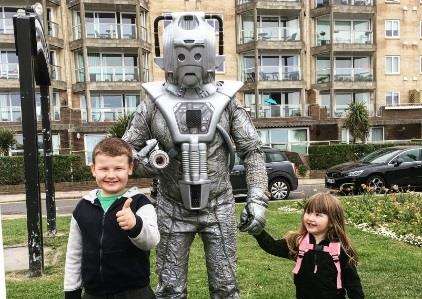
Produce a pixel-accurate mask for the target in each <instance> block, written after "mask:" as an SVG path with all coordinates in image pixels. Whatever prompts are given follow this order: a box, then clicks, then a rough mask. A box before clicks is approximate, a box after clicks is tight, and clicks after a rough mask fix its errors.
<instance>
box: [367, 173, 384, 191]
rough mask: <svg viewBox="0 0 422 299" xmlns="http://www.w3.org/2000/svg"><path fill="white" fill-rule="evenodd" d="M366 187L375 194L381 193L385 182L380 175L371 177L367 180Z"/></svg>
mask: <svg viewBox="0 0 422 299" xmlns="http://www.w3.org/2000/svg"><path fill="white" fill-rule="evenodd" d="M368 187H369V188H370V190H373V191H374V192H375V193H381V192H382V191H383V190H384V189H385V180H384V178H383V177H382V176H380V175H373V176H371V177H370V178H369V179H368Z"/></svg>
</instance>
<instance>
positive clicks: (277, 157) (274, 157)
mask: <svg viewBox="0 0 422 299" xmlns="http://www.w3.org/2000/svg"><path fill="white" fill-rule="evenodd" d="M283 161H286V158H285V157H284V156H283V154H282V153H279V152H266V153H265V162H267V163H271V162H283Z"/></svg>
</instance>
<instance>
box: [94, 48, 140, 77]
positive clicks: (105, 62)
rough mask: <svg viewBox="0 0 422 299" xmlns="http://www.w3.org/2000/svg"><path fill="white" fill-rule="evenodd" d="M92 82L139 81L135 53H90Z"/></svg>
mask: <svg viewBox="0 0 422 299" xmlns="http://www.w3.org/2000/svg"><path fill="white" fill-rule="evenodd" d="M88 66H89V80H90V82H104V81H112V82H118V81H138V79H139V76H138V57H137V55H135V54H111V53H88Z"/></svg>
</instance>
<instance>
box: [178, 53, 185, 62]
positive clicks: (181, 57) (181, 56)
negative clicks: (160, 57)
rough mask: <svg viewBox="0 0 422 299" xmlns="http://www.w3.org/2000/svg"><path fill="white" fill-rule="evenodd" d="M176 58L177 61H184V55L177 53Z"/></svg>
mask: <svg viewBox="0 0 422 299" xmlns="http://www.w3.org/2000/svg"><path fill="white" fill-rule="evenodd" d="M177 59H178V60H179V61H184V60H185V55H183V54H179V55H177Z"/></svg>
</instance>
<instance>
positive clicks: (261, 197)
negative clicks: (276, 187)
mask: <svg viewBox="0 0 422 299" xmlns="http://www.w3.org/2000/svg"><path fill="white" fill-rule="evenodd" d="M229 109H230V110H231V116H232V119H231V135H232V137H233V140H234V142H235V144H236V149H237V151H238V154H239V156H240V158H242V159H243V161H244V166H245V172H246V183H247V186H248V197H247V201H246V206H245V208H244V210H243V212H242V215H241V219H240V225H239V228H240V230H241V231H247V232H249V233H251V234H259V233H260V232H261V231H262V230H263V228H264V227H265V212H266V208H267V206H268V197H267V195H266V194H265V192H266V190H267V186H268V177H267V172H266V169H265V160H264V155H263V153H262V151H261V140H260V138H259V135H258V133H257V131H256V129H255V127H254V125H253V124H252V121H251V119H250V117H249V115H248V114H247V112H246V111H245V110H244V109H243V108H242V107H240V106H239V105H238V104H237V103H236V101H235V100H234V99H233V100H232V101H231V102H230V103H229Z"/></svg>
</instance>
